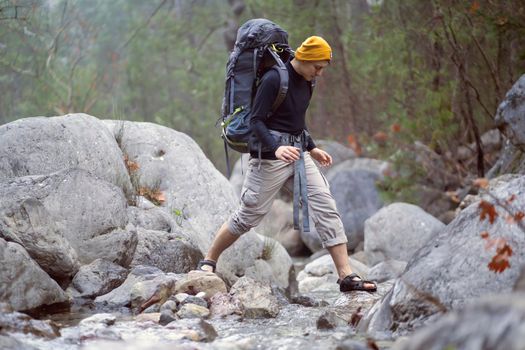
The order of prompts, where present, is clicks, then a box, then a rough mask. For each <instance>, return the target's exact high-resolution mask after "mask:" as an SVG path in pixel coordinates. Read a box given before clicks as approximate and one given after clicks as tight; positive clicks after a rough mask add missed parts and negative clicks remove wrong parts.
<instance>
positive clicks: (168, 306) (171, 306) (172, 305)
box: [160, 300, 177, 313]
mask: <svg viewBox="0 0 525 350" xmlns="http://www.w3.org/2000/svg"><path fill="white" fill-rule="evenodd" d="M164 310H169V311H172V312H176V311H177V303H176V302H175V301H173V300H168V301H166V302H165V303H164V304H162V306H161V307H160V312H161V313H162V311H164Z"/></svg>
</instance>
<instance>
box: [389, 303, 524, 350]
mask: <svg viewBox="0 0 525 350" xmlns="http://www.w3.org/2000/svg"><path fill="white" fill-rule="evenodd" d="M524 324H525V294H522V293H520V294H509V295H499V296H495V297H490V298H484V299H483V300H479V301H475V302H474V303H472V304H471V305H467V306H465V307H464V308H463V309H461V310H458V311H455V312H451V313H448V314H446V315H444V316H443V317H442V318H441V319H439V320H438V321H437V322H435V323H434V324H432V325H430V326H427V327H424V328H423V329H420V330H418V331H417V332H416V333H415V334H414V335H413V336H411V337H410V338H409V339H408V341H405V342H402V343H399V344H396V345H395V346H394V347H393V350H423V349H424V350H440V349H446V348H452V349H464V350H519V349H523V344H525V328H524Z"/></svg>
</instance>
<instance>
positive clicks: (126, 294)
mask: <svg viewBox="0 0 525 350" xmlns="http://www.w3.org/2000/svg"><path fill="white" fill-rule="evenodd" d="M162 273H163V272H162V271H161V270H159V269H157V268H156V267H151V266H137V267H134V268H133V269H132V270H131V271H130V272H129V274H128V277H127V278H126V280H125V281H124V283H122V285H120V287H118V288H116V289H114V290H112V291H111V292H109V293H107V294H104V295H101V296H99V297H97V298H96V299H95V305H97V306H99V307H110V308H120V307H129V306H131V289H132V288H133V286H134V285H135V284H136V283H138V282H141V281H147V280H152V279H154V278H155V277H157V276H159V275H161V274H162Z"/></svg>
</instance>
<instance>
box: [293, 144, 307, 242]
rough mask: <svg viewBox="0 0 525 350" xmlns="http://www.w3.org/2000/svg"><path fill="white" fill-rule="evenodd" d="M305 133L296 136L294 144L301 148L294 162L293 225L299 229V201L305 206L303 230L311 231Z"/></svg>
mask: <svg viewBox="0 0 525 350" xmlns="http://www.w3.org/2000/svg"><path fill="white" fill-rule="evenodd" d="M302 138H303V135H301V136H300V139H299V140H297V138H295V137H294V139H293V146H294V147H296V148H298V149H300V150H301V156H300V158H299V160H296V161H295V163H294V181H293V226H294V229H296V230H298V229H299V202H300V201H302V206H303V231H304V232H310V221H309V214H308V188H307V186H308V183H307V181H306V167H305V162H304V154H303V142H302Z"/></svg>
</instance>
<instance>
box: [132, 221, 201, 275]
mask: <svg viewBox="0 0 525 350" xmlns="http://www.w3.org/2000/svg"><path fill="white" fill-rule="evenodd" d="M202 258H203V255H202V253H201V252H200V250H199V249H198V248H197V247H195V246H194V245H193V243H192V241H191V238H190V237H188V236H187V235H186V234H184V233H182V232H177V233H175V232H173V233H168V232H163V231H152V230H144V229H141V228H139V229H138V244H137V248H136V249H135V255H134V256H133V260H132V262H131V266H138V265H148V266H155V267H158V268H159V269H161V270H162V271H164V272H175V273H185V272H189V271H191V270H193V269H194V268H195V267H196V266H197V264H198V262H199V260H200V259H202Z"/></svg>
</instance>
